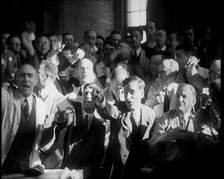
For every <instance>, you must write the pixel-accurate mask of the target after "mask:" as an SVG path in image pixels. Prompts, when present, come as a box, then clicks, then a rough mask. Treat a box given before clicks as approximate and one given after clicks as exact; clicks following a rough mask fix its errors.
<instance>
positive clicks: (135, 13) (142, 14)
mask: <svg viewBox="0 0 224 179" xmlns="http://www.w3.org/2000/svg"><path fill="white" fill-rule="evenodd" d="M147 2H148V0H127V26H128V27H138V26H145V25H146V14H147V13H146V7H147Z"/></svg>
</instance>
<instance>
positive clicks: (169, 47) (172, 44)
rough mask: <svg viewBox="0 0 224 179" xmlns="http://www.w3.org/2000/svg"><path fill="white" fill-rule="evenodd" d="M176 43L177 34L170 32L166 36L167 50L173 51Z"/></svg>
mask: <svg viewBox="0 0 224 179" xmlns="http://www.w3.org/2000/svg"><path fill="white" fill-rule="evenodd" d="M178 44H179V43H178V41H177V35H176V34H175V33H172V34H170V35H169V36H168V38H167V50H168V51H169V52H171V53H173V52H174V51H175V49H176V47H177V45H178Z"/></svg>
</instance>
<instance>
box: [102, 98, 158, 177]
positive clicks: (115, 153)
mask: <svg viewBox="0 0 224 179" xmlns="http://www.w3.org/2000/svg"><path fill="white" fill-rule="evenodd" d="M102 110H103V109H102ZM107 112H108V113H109V114H110V115H111V117H112V118H109V119H111V126H110V127H111V128H110V130H111V134H110V142H109V146H108V149H107V153H106V157H105V161H104V167H105V175H106V177H108V174H109V173H110V172H111V167H112V166H113V169H112V177H111V178H120V177H121V175H122V172H123V167H124V165H125V164H126V161H128V160H129V159H128V158H129V155H130V154H131V153H132V149H134V148H136V149H137V150H139V148H141V147H140V145H141V143H142V141H143V140H144V139H146V138H149V137H150V130H151V127H152V124H153V123H154V120H155V112H154V111H153V110H152V109H151V108H150V107H148V106H146V105H143V104H142V105H141V117H140V124H139V126H137V129H135V130H134V131H133V125H132V122H131V120H130V112H129V111H128V109H127V107H126V104H125V103H124V102H117V103H116V104H115V106H113V107H112V108H110V109H109V107H107ZM124 124H125V125H124ZM136 154H137V153H136V152H135V151H134V150H133V154H131V155H135V156H137V155H136ZM135 161H136V160H135V159H131V161H130V162H131V163H132V164H134V163H135ZM106 177H105V178H106Z"/></svg>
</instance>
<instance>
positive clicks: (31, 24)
mask: <svg viewBox="0 0 224 179" xmlns="http://www.w3.org/2000/svg"><path fill="white" fill-rule="evenodd" d="M26 30H27V32H33V33H35V32H36V23H35V22H33V21H30V22H26Z"/></svg>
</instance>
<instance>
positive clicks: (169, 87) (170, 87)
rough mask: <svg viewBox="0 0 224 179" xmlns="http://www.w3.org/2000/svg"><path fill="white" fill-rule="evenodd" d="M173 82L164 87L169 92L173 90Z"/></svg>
mask: <svg viewBox="0 0 224 179" xmlns="http://www.w3.org/2000/svg"><path fill="white" fill-rule="evenodd" d="M174 85H175V83H171V84H170V85H169V86H168V87H165V89H167V90H168V91H169V92H170V91H172V90H173V88H174Z"/></svg>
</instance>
